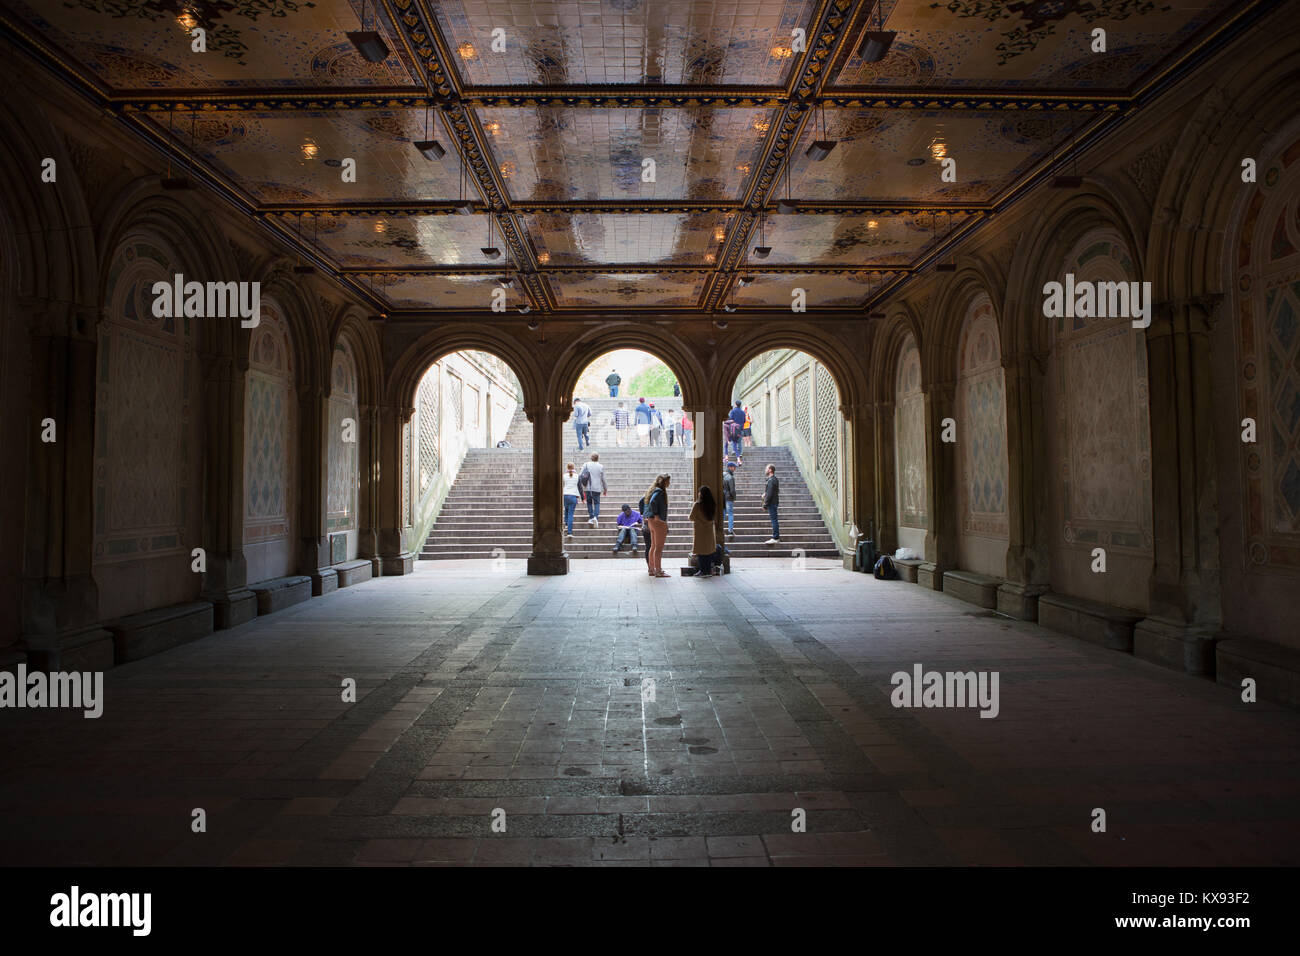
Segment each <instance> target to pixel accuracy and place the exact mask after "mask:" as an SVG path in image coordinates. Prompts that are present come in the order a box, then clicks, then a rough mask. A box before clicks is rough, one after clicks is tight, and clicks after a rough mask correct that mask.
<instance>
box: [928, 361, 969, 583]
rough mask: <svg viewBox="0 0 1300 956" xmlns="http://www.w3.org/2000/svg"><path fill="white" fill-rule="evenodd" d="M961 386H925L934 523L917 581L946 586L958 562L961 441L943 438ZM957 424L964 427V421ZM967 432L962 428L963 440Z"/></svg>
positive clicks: (929, 508)
mask: <svg viewBox="0 0 1300 956" xmlns="http://www.w3.org/2000/svg"><path fill="white" fill-rule="evenodd" d="M956 394H957V387H956V383H954V382H941V383H936V384H933V385H931V386H929V388H927V389H926V390H925V468H926V488H925V491H926V497H927V499H928V500H927V502H926V510H927V511H928V512H929V515H930V527H929V529H928V530H927V531H926V535H925V561H923V562H922V563H921V566H920V567H919V568H917V570H916V583H917V584H919V585H921V586H922V587H928V588H932V589H933V590H935V591H942V590H943V575H944V572H945V571H951V570H953V569H954V568H956V566H957V561H956V544H957V542H956V524H957V522H956V502H957V442H955V441H952V442H946V441H943V440H942V435H943V431H944V424H943V421H944V419H945V418H953V417H954V411H953V410H954V408H955V406H956ZM956 427H957V428H958V429H961V428H962V427H963V423H962V422H957V423H956ZM964 437H965V436H964V435H963V434H961V433H960V431H959V432H958V435H957V439H958V440H959V441H960V440H961V439H962V438H964Z"/></svg>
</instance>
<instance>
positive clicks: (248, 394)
mask: <svg viewBox="0 0 1300 956" xmlns="http://www.w3.org/2000/svg"><path fill="white" fill-rule="evenodd" d="M248 340H249V343H250V344H249V346H248V373H247V375H246V376H245V378H244V482H243V484H244V508H243V515H244V519H243V521H244V526H243V542H244V558H245V560H246V562H247V568H248V579H249V580H250V581H265V580H269V579H271V578H279V577H284V576H285V575H288V574H290V573H292V572H293V571H294V570H295V566H294V561H295V555H296V541H295V536H296V534H297V532H298V528H297V525H298V520H297V508H298V497H299V491H298V486H299V481H298V475H299V474H301V463H300V461H299V454H298V441H297V438H298V430H299V428H300V427H301V426H300V422H299V410H298V393H297V390H298V377H299V375H300V374H301V372H300V366H301V361H300V359H299V358H298V357H297V354H296V349H295V344H294V342H293V338H292V333H291V332H290V328H289V322H288V320H287V319H286V318H285V317H284V314H283V310H282V309H281V307H280V305H279V302H278V301H277V300H276V299H275V298H274V297H271V296H264V297H263V298H262V310H261V319H260V321H259V323H258V325H257V326H256V327H254V328H252V329H250V330H249V337H248Z"/></svg>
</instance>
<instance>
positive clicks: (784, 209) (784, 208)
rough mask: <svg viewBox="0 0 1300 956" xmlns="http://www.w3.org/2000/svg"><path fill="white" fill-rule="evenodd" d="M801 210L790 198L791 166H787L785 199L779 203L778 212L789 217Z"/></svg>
mask: <svg viewBox="0 0 1300 956" xmlns="http://www.w3.org/2000/svg"><path fill="white" fill-rule="evenodd" d="M798 208H799V203H798V202H796V201H795V200H793V199H791V198H790V164H789V163H786V164H785V198H784V199H782V200H780V201H779V202H777V204H776V211H777V212H779V213H781V214H782V215H789V214H791V213H793V212H794V211H795V210H796V209H798Z"/></svg>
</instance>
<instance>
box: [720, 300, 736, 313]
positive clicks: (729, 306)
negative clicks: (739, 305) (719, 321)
mask: <svg viewBox="0 0 1300 956" xmlns="http://www.w3.org/2000/svg"><path fill="white" fill-rule="evenodd" d="M722 311H723V312H735V311H736V307H735V306H734V305H732V304H731V303H730V302H728V303H727V304H726V305H724V306H723V307H722Z"/></svg>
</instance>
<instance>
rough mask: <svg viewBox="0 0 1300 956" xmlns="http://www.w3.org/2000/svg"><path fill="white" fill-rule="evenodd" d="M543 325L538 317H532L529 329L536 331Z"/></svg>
mask: <svg viewBox="0 0 1300 956" xmlns="http://www.w3.org/2000/svg"><path fill="white" fill-rule="evenodd" d="M541 327H542V323H541V322H539V321H538V320H537V319H530V320H529V321H528V331H529V332H536V331H537V330H538V329H540V328H541Z"/></svg>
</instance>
